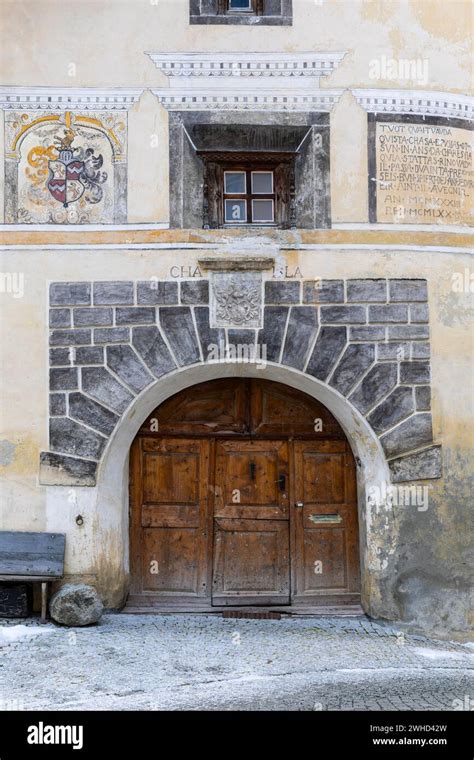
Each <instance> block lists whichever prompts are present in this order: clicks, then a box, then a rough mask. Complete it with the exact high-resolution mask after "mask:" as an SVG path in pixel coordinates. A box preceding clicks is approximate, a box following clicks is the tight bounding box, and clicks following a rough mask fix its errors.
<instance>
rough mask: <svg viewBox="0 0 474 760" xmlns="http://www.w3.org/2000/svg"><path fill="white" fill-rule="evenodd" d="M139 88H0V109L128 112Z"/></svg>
mask: <svg viewBox="0 0 474 760" xmlns="http://www.w3.org/2000/svg"><path fill="white" fill-rule="evenodd" d="M142 92H143V90H142V89H129V88H123V87H116V88H113V89H107V90H105V89H102V88H100V89H99V88H95V87H93V88H92V87H91V88H84V87H81V88H80V89H77V88H68V87H0V108H3V109H6V110H9V109H14V110H17V111H20V110H21V111H36V110H44V111H72V110H78V109H80V110H81V111H128V110H129V108H131V107H132V106H133V104H134V103H135V102H136V101H137V100H138V98H139V97H140V95H141V94H142Z"/></svg>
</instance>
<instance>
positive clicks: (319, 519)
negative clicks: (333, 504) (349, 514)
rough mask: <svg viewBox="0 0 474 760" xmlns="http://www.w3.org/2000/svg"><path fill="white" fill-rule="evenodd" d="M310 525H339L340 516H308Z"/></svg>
mask: <svg viewBox="0 0 474 760" xmlns="http://www.w3.org/2000/svg"><path fill="white" fill-rule="evenodd" d="M308 519H309V520H310V522H312V523H341V522H342V517H341V515H310V516H309V518H308Z"/></svg>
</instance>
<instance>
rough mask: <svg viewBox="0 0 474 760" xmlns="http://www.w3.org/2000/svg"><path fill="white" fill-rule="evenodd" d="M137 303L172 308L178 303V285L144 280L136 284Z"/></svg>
mask: <svg viewBox="0 0 474 760" xmlns="http://www.w3.org/2000/svg"><path fill="white" fill-rule="evenodd" d="M137 303H138V304H143V305H146V306H172V305H173V304H177V303H178V283H177V282H158V281H155V280H146V281H144V282H138V283H137Z"/></svg>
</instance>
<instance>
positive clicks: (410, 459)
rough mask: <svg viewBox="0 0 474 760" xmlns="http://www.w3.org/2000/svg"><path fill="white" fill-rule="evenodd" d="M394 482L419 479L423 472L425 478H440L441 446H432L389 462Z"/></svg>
mask: <svg viewBox="0 0 474 760" xmlns="http://www.w3.org/2000/svg"><path fill="white" fill-rule="evenodd" d="M389 466H390V471H391V476H392V482H393V483H402V482H404V481H410V480H417V479H418V478H419V473H420V472H422V473H423V476H424V478H425V479H430V478H440V477H441V475H442V461H441V446H430V447H429V448H427V449H423V451H417V452H416V453H414V454H408V455H407V456H405V457H400V458H399V459H392V461H391V462H390V463H389Z"/></svg>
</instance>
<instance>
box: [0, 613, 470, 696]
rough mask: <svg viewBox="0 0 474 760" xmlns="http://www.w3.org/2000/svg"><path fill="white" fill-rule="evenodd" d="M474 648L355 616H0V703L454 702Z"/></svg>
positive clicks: (466, 691) (465, 690)
mask: <svg viewBox="0 0 474 760" xmlns="http://www.w3.org/2000/svg"><path fill="white" fill-rule="evenodd" d="M473 707H474V648H473V647H472V645H470V644H460V643H457V642H447V641H438V640H433V639H429V638H426V637H424V636H420V635H413V634H408V633H404V632H402V631H401V630H398V629H397V628H395V627H393V626H389V625H384V624H379V623H374V622H373V621H370V620H368V619H367V618H365V617H363V616H361V617H357V618H350V619H347V618H346V619H344V618H327V617H321V618H288V619H282V620H245V619H236V620H233V619H227V620H226V619H222V618H220V617H215V616H206V615H120V614H109V615H106V616H104V618H103V620H102V621H101V623H100V624H99V625H97V626H93V627H90V628H74V629H66V628H60V627H57V626H54V625H53V624H48V625H46V626H41V625H39V624H38V623H37V622H36V621H34V620H28V621H21V623H20V624H19V621H13V620H11V621H3V622H2V623H1V624H0V708H1V709H24V710H56V709H63V710H76V709H77V710H105V709H111V710H134V709H138V710H151V709H155V710H216V709H223V710H318V711H319V710H454V709H472V708H473Z"/></svg>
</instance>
